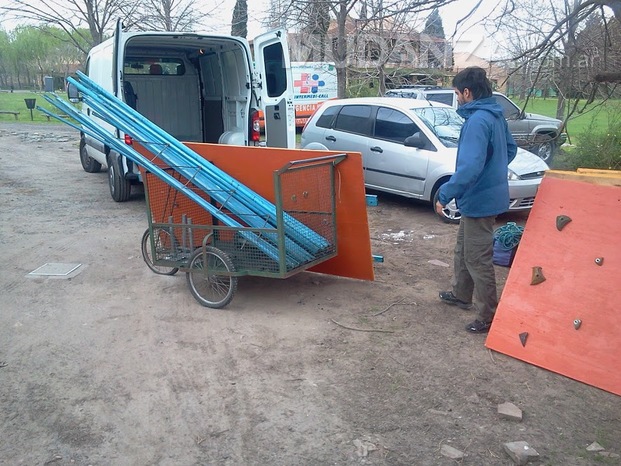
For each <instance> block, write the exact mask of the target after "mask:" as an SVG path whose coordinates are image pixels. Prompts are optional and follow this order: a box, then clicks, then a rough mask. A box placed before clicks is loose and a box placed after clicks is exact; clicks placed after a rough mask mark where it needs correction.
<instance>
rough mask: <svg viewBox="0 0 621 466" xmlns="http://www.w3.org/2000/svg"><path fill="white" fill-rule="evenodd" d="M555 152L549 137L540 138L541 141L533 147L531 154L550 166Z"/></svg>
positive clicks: (551, 139)
mask: <svg viewBox="0 0 621 466" xmlns="http://www.w3.org/2000/svg"><path fill="white" fill-rule="evenodd" d="M555 150H556V144H555V142H554V139H553V138H552V137H550V136H541V140H540V141H539V143H537V145H536V146H535V148H534V150H533V152H534V153H535V154H536V155H537V156H539V158H540V159H541V160H543V161H544V162H545V163H547V164H548V165H550V164H551V163H552V157H553V156H554V151H555Z"/></svg>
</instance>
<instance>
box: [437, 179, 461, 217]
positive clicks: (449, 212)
mask: <svg viewBox="0 0 621 466" xmlns="http://www.w3.org/2000/svg"><path fill="white" fill-rule="evenodd" d="M439 197H440V188H439V187H438V189H436V192H435V193H433V202H432V204H431V206H432V208H433V211H434V212H436V202H438V198H439ZM436 215H437V216H438V217H440V219H441V220H442V221H443V222H445V223H454V224H455V223H459V222H460V220H461V212H460V211H459V209H458V208H457V203H456V202H455V199H453V200H452V201H451V202H449V203H448V204H446V205H445V206H444V209H442V215H440V214H438V213H437V212H436Z"/></svg>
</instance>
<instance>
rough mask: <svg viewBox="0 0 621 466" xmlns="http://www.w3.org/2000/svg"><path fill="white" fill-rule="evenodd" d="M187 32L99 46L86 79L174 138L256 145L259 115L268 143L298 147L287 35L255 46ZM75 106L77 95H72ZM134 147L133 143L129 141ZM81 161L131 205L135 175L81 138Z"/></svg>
mask: <svg viewBox="0 0 621 466" xmlns="http://www.w3.org/2000/svg"><path fill="white" fill-rule="evenodd" d="M253 49H254V55H255V56H254V58H253V56H252V54H251V50H250V46H249V44H248V42H247V41H246V39H244V38H241V37H234V36H220V35H211V34H202V33H201V34H199V33H189V32H126V31H123V30H122V26H121V24H120V22H119V23H118V24H117V28H116V32H115V34H114V36H113V37H112V38H111V39H109V40H107V41H105V42H103V43H101V44H99V45H97V46H96V47H94V48H93V49H92V50H91V51H90V53H89V55H88V58H87V62H86V71H85V72H86V74H87V75H88V76H89V78H91V79H93V80H94V81H95V82H96V83H98V84H99V85H100V86H102V87H103V88H104V89H106V90H107V91H109V92H111V93H113V94H114V95H116V96H117V97H118V98H119V99H121V100H123V101H124V102H125V103H127V104H128V105H130V106H131V107H133V108H135V109H136V110H137V111H138V112H139V113H140V114H142V115H144V116H145V117H146V118H148V119H149V120H151V121H152V122H153V123H155V124H156V125H158V126H159V127H160V128H162V129H163V130H164V131H166V132H168V133H169V134H171V135H172V136H174V137H175V138H176V139H179V140H180V141H187V142H205V143H220V144H235V145H259V144H260V127H259V110H262V113H263V114H264V115H265V122H266V125H265V127H266V130H265V141H262V142H261V144H264V145H266V146H269V147H289V148H292V147H295V111H294V104H293V80H292V77H291V69H290V62H289V53H288V46H287V42H286V33H285V32H284V31H282V30H277V31H271V32H268V33H265V34H263V35H261V36H259V37H257V38H255V39H254V41H253ZM69 97H70V99H71V100H72V101H75V100H76V99H75V98H76V97H77V93H76V92H75V88H73V89H69ZM82 112H84V113H85V114H86V115H88V116H89V117H90V118H92V119H94V120H96V122H97V123H98V124H99V125H101V126H103V127H106V128H108V129H109V130H110V132H111V133H114V134H116V137H118V138H121V139H123V138H125V135H124V134H121V133H120V132H119V131H118V130H117V129H116V128H114V127H112V126H111V125H109V124H107V123H105V122H104V121H103V120H101V119H99V118H98V117H97V115H96V113H95V112H93V111H91V109H90V108H89V107H88V106H87V105H86V104H85V103H83V106H82ZM126 142H129V141H126ZM80 160H81V163H82V167H83V168H84V170H85V171H87V172H89V173H96V172H99V171H100V170H101V169H102V167H107V168H108V179H109V185H110V194H111V195H112V199H114V200H115V201H117V202H124V201H127V200H128V199H129V197H130V194H131V187H132V185H133V184H136V183H139V182H140V181H141V180H140V176H139V172H138V168H137V167H136V166H135V164H133V163H132V162H131V161H130V160H127V159H126V158H125V157H123V156H122V155H120V154H118V153H116V152H115V151H113V150H111V149H110V148H109V147H107V146H106V145H105V144H103V143H102V142H101V141H98V140H96V139H93V138H92V137H90V136H88V135H87V134H84V133H82V134H81V138H80Z"/></svg>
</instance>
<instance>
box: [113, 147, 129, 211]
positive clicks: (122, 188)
mask: <svg viewBox="0 0 621 466" xmlns="http://www.w3.org/2000/svg"><path fill="white" fill-rule="evenodd" d="M108 185H109V186H110V195H111V196H112V199H114V200H115V201H116V202H126V201H128V200H129V195H130V194H131V189H132V184H131V182H130V181H128V180H126V179H125V178H124V177H123V169H122V168H121V159H120V157H108Z"/></svg>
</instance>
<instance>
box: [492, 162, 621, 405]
mask: <svg viewBox="0 0 621 466" xmlns="http://www.w3.org/2000/svg"><path fill="white" fill-rule="evenodd" d="M584 172H588V171H586V170H584V171H583V173H571V174H570V173H567V172H550V173H549V174H546V176H545V178H544V179H543V182H542V184H541V187H540V189H539V193H538V194H537V199H536V201H535V205H534V207H533V209H532V212H531V213H530V215H529V217H528V221H527V223H526V227H525V230H524V234H523V236H522V240H521V242H520V246H519V248H518V251H517V254H516V257H515V260H514V262H513V265H512V267H511V270H510V272H509V276H508V279H507V283H506V285H505V287H504V290H503V293H502V297H501V299H500V303H499V305H498V310H497V312H496V317H495V319H494V323H493V325H492V328H491V330H490V333H489V335H488V337H487V340H486V343H485V344H486V346H487V347H488V348H490V349H493V350H496V351H499V352H501V353H505V354H507V355H510V356H512V357H515V358H517V359H520V360H523V361H526V362H528V363H531V364H534V365H537V366H540V367H543V368H545V369H548V370H551V371H554V372H557V373H559V374H562V375H565V376H567V377H571V378H573V379H576V380H579V381H581V382H584V383H587V384H590V385H594V386H596V387H599V388H601V389H604V390H607V391H609V392H612V393H615V394H617V395H621V299H620V296H621V215H620V214H619V212H621V174H620V173H619V172H613V174H612V176H611V174H610V173H608V174H602V175H601V176H598V172H594V171H593V172H592V173H586V174H584ZM615 173H616V174H615ZM559 215H565V216H568V217H570V218H571V219H572V221H571V222H570V223H568V224H567V225H566V226H565V227H564V228H563V229H562V230H561V231H559V230H558V229H557V227H556V219H557V216H559ZM598 258H603V262H602V263H601V265H598V264H597V262H596V259H598ZM535 266H540V267H541V268H542V272H543V275H544V277H545V281H543V282H542V283H540V284H538V285H531V279H532V275H533V273H532V269H533V267H535ZM574 321H580V322H574ZM525 333H527V334H528V335H527V336H526V337H525V339H526V340H525V344H524V345H523V344H522V341H521V339H520V334H523V336H522V338H524V334H525Z"/></svg>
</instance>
